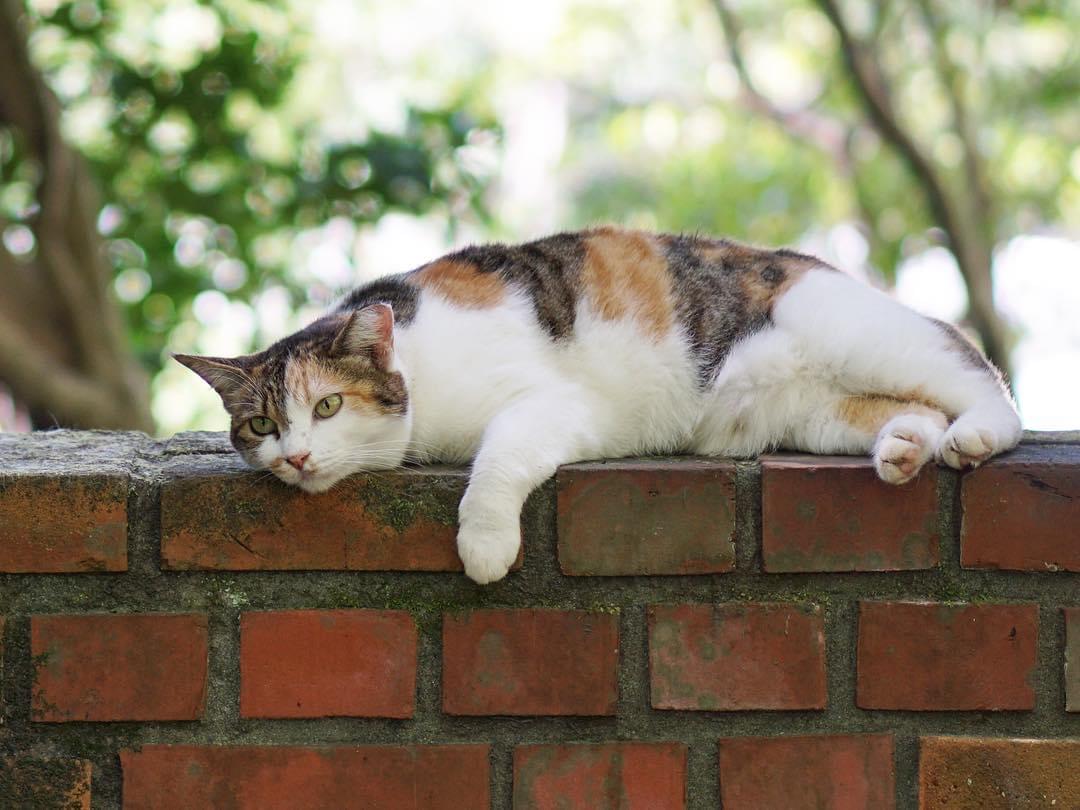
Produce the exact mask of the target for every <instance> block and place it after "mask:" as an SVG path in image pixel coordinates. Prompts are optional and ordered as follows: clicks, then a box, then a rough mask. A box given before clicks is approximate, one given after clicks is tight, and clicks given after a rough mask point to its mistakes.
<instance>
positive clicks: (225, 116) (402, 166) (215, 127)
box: [0, 0, 483, 371]
mask: <svg viewBox="0 0 1080 810" xmlns="http://www.w3.org/2000/svg"><path fill="white" fill-rule="evenodd" d="M180 5H183V4H180ZM192 8H193V9H194V11H191V9H192ZM30 9H31V12H32V17H33V22H34V24H33V29H32V33H31V47H32V53H33V55H34V58H35V61H36V62H37V64H38V65H39V66H40V67H41V69H42V70H43V72H44V74H45V77H46V79H47V80H48V82H49V84H50V85H51V86H52V87H53V88H54V89H55V90H56V92H57V93H58V95H59V96H60V98H61V102H62V104H63V106H64V108H65V115H66V119H65V123H66V125H67V126H66V129H67V132H68V134H69V137H71V138H72V139H73V140H74V141H75V142H76V143H77V144H78V145H79V146H80V147H81V149H82V151H83V153H84V154H85V155H86V157H87V158H88V160H89V162H90V165H91V167H92V170H93V172H94V174H95V176H96V179H97V182H98V187H99V189H100V192H101V194H102V196H103V198H104V199H103V202H104V208H103V211H102V215H101V218H100V221H99V228H100V229H101V230H102V232H103V233H104V234H105V235H106V236H107V249H108V255H109V258H110V260H111V262H112V265H113V267H114V269H115V271H116V273H117V279H118V281H117V286H118V292H119V293H120V297H121V298H122V299H123V307H124V311H125V314H126V318H127V323H128V326H129V330H130V335H131V338H132V340H133V342H134V345H135V347H136V350H137V351H138V353H139V355H140V356H141V357H142V359H143V361H144V362H145V363H146V365H147V366H148V367H149V368H150V369H151V370H152V371H156V370H157V368H158V367H159V365H160V363H161V362H162V359H163V348H164V347H165V346H166V344H167V343H168V342H169V339H170V335H171V333H172V332H173V330H174V329H176V328H177V326H178V325H179V324H182V323H183V322H184V321H185V320H186V319H189V318H190V312H191V304H192V301H193V299H194V298H195V297H196V296H197V295H198V294H199V293H201V292H203V291H207V290H215V289H217V290H221V291H223V292H225V293H226V294H227V295H229V296H234V297H236V298H237V299H239V300H248V299H250V298H251V297H252V296H253V295H255V294H256V293H257V292H258V291H260V290H262V289H265V288H266V287H267V286H269V285H282V286H284V287H285V288H286V289H287V290H288V291H289V293H290V295H291V299H292V305H293V306H298V305H300V304H301V303H304V302H305V301H307V300H308V297H309V296H310V295H311V294H312V292H311V290H310V289H307V288H305V287H304V286H303V285H302V284H301V283H300V282H299V281H298V280H297V279H296V278H295V276H294V275H293V274H291V273H290V272H288V270H289V268H288V262H289V259H290V253H289V249H288V246H289V245H290V243H291V241H292V239H293V238H294V237H295V236H296V234H297V233H299V232H301V231H302V230H304V229H307V228H313V227H317V226H319V225H322V224H324V223H326V222H328V221H330V220H331V219H332V218H335V217H345V218H347V219H348V220H350V221H351V222H355V223H360V224H362V223H370V222H374V221H376V220H377V219H378V218H379V217H381V216H382V215H383V214H385V213H386V212H388V211H393V210H398V211H404V212H410V213H422V212H425V211H429V210H431V209H433V208H442V209H445V211H446V214H447V217H448V218H449V219H450V221H451V222H452V221H453V220H454V218H455V217H456V216H459V215H461V214H467V213H473V214H475V213H476V212H478V211H479V205H480V192H481V191H482V183H481V181H480V179H479V178H478V177H476V176H475V175H474V174H472V173H471V172H470V171H469V170H468V169H467V168H466V167H465V165H464V164H463V162H462V160H461V159H460V153H461V149H462V148H463V147H464V146H466V144H467V143H468V142H469V139H470V137H475V134H476V133H477V132H478V131H479V128H480V127H481V126H482V125H483V124H482V122H480V121H478V120H476V119H475V118H473V117H472V116H470V115H469V114H468V113H467V112H464V109H465V105H464V104H455V105H452V106H451V107H450V108H447V109H419V108H412V109H409V110H408V111H407V116H406V120H405V123H404V126H402V127H401V128H400V130H398V131H378V130H375V129H372V128H370V127H367V126H365V125H364V124H363V123H360V124H357V125H355V126H352V127H351V128H350V133H349V135H348V136H346V137H342V136H340V135H337V136H335V137H331V136H328V135H327V134H326V132H325V129H324V127H323V126H322V122H321V121H320V120H319V117H318V116H317V115H315V114H314V113H313V111H310V110H304V109H303V105H302V104H300V105H298V104H297V103H296V99H295V98H294V97H293V94H295V93H296V92H297V87H296V79H297V75H298V72H299V71H300V70H301V69H302V68H303V63H304V58H305V55H306V54H308V53H309V52H310V48H311V47H312V43H311V42H310V41H309V40H308V38H307V37H306V36H305V35H304V34H303V32H302V31H300V30H297V28H296V27H295V25H294V23H293V20H292V16H291V15H293V14H294V13H295V12H294V11H293V10H291V9H290V7H289V6H288V5H287V4H286V3H284V2H282V1H281V0H276V1H275V2H270V3H261V4H250V3H245V2H220V3H216V4H207V5H202V6H194V5H192V6H190V7H189V9H188V11H189V13H191V14H196V15H199V16H196V17H195V18H194V19H195V20H196V22H199V23H201V24H202V26H203V28H205V29H206V31H205V32H204V33H203V34H202V36H201V37H199V38H196V39H197V40H198V47H194V48H190V49H189V50H187V51H186V52H179V53H178V52H177V51H176V50H170V49H169V47H168V43H167V42H166V43H165V44H163V43H162V40H161V32H160V31H158V33H157V35H156V36H155V34H154V33H152V32H151V33H145V34H143V35H142V36H143V39H141V40H140V39H139V38H137V37H133V33H132V32H133V30H135V29H136V28H137V27H138V26H139V25H157V26H159V27H160V26H162V25H167V24H168V23H167V21H166V22H163V17H164V14H165V9H164V7H159V4H150V5H149V7H148V6H147V5H146V4H142V3H135V2H123V0H101V2H100V3H99V2H97V1H96V0H77V1H76V2H59V3H35V4H31V5H30ZM298 108H299V111H298ZM91 113H93V114H94V115H95V116H96V117H95V118H94V125H93V126H90V127H85V128H80V126H79V121H78V119H79V116H80V115H82V114H86V115H89V114H91ZM84 129H85V131H84ZM2 143H4V144H7V146H6V147H0V155H3V160H2V162H0V182H4V183H6V184H7V185H8V188H9V189H10V183H11V180H13V179H16V177H17V176H18V175H19V173H22V174H23V175H25V174H26V173H27V172H31V173H32V171H31V170H30V169H29V168H28V167H26V166H23V165H22V164H21V162H20V161H19V159H18V158H19V155H18V154H17V151H16V148H15V144H16V143H17V140H16V139H14V138H11V137H8V138H7V140H6V141H3V142H2ZM24 185H25V184H24ZM9 208H10V206H9ZM329 292H330V291H323V292H322V294H323V296H324V297H325V296H328V295H329Z"/></svg>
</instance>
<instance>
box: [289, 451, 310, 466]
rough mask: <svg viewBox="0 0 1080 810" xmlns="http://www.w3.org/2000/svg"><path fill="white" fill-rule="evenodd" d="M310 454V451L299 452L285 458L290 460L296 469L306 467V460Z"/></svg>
mask: <svg viewBox="0 0 1080 810" xmlns="http://www.w3.org/2000/svg"><path fill="white" fill-rule="evenodd" d="M310 455H311V452H310V451H309V452H307V453H297V454H295V455H292V456H286V458H285V460H286V461H287V462H289V464H291V465H292V466H294V467H296V469H298V470H302V469H304V462H305V461H307V460H308V456H310Z"/></svg>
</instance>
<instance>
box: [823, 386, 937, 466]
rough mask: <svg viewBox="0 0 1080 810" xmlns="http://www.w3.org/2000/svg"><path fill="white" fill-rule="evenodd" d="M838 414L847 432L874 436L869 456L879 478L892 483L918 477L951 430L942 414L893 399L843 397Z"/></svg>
mask: <svg viewBox="0 0 1080 810" xmlns="http://www.w3.org/2000/svg"><path fill="white" fill-rule="evenodd" d="M835 412H836V418H837V419H838V420H839V421H840V422H841V424H842V425H844V426H845V428H846V429H847V430H849V431H852V432H855V433H862V434H864V435H867V436H871V435H872V436H873V439H872V445H871V450H870V457H871V458H872V459H873V461H874V469H875V470H876V471H877V474H878V477H879V478H881V480H882V481H885V482H887V483H889V484H904V483H907V482H908V481H910V480H911V479H912V478H914V477H915V476H916V475H918V474H919V471H920V470H921V469H922V468H923V465H924V464H926V462H928V461H930V460H931V459H932V458H933V457H934V454H935V452H936V450H937V448H938V446H939V445H940V444H941V440H942V437H943V436H944V435H945V430H946V428H947V427H948V419H946V417H945V414H944V413H942V412H941V411H939V410H935V409H934V408H931V407H929V406H927V405H924V404H922V403H919V402H908V401H904V400H899V399H894V398H892V397H882V396H873V395H869V396H867V395H863V396H849V397H844V398H843V399H841V400H840V401H839V402H838V403H837V405H836V407H835Z"/></svg>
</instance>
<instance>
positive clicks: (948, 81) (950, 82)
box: [918, 0, 994, 221]
mask: <svg viewBox="0 0 1080 810" xmlns="http://www.w3.org/2000/svg"><path fill="white" fill-rule="evenodd" d="M918 2H919V10H920V12H921V13H922V18H923V25H924V26H925V27H926V30H927V33H928V34H929V35H930V38H931V40H932V41H933V43H934V61H935V63H936V66H937V71H938V74H939V78H940V80H941V85H942V87H944V89H945V94H946V96H947V97H948V99H949V107H950V109H951V110H952V117H953V125H954V126H955V128H956V134H957V136H958V137H959V138H960V143H961V145H962V147H963V153H964V158H963V159H964V174H965V175H966V179H967V184H968V188H969V190H970V192H971V194H972V198H973V205H974V212H973V214H974V218H975V219H976V220H977V221H978V220H980V219H981V220H983V221H989V220H992V219H993V216H994V212H993V199H994V198H993V194H992V193H991V191H990V182H989V179H988V177H987V175H986V171H985V167H984V165H983V160H982V156H981V154H980V152H979V145H978V139H977V138H976V136H975V129H974V126H973V124H972V121H971V115H970V113H969V112H968V105H967V100H966V98H965V93H964V80H963V76H962V75H961V74H960V71H959V70H957V69H956V65H955V64H954V63H953V61H952V59H950V58H949V53H948V50H947V49H946V47H945V40H944V37H943V36H942V27H941V21H940V20H938V18H937V15H936V12H935V11H934V8H933V5H932V2H931V0H918Z"/></svg>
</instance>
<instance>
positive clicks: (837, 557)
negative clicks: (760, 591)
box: [761, 455, 939, 573]
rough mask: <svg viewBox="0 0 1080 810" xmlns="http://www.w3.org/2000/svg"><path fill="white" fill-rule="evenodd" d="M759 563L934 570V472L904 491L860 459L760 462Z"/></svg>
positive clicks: (784, 567) (789, 567)
mask: <svg viewBox="0 0 1080 810" xmlns="http://www.w3.org/2000/svg"><path fill="white" fill-rule="evenodd" d="M761 525H762V532H761V544H762V562H763V564H764V567H765V570H766V571H768V572H770V573H780V572H786V571H907V570H914V569H921V568H933V567H934V566H936V565H937V564H938V559H939V553H938V544H939V533H938V508H937V468H936V467H934V466H933V465H928V466H927V467H926V468H924V469H923V471H922V472H921V473H920V474H919V476H918V478H916V479H915V480H914V481H911V482H910V483H907V484H904V485H903V486H899V487H898V486H892V485H890V484H886V483H885V482H883V481H881V480H880V479H879V478H878V477H877V474H876V473H875V472H874V467H873V464H871V462H870V460H869V459H865V458H847V457H828V456H824V457H823V456H800V455H791V456H787V455H785V456H766V457H765V458H763V459H762V462H761Z"/></svg>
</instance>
